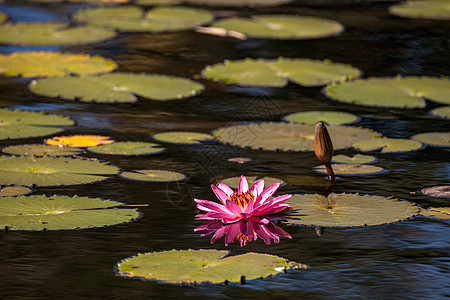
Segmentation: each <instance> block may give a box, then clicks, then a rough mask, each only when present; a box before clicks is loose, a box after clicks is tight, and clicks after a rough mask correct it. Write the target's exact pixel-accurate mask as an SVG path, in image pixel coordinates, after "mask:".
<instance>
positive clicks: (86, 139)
mask: <svg viewBox="0 0 450 300" xmlns="http://www.w3.org/2000/svg"><path fill="white" fill-rule="evenodd" d="M45 142H46V143H47V144H49V145H53V146H68V147H94V146H98V145H107V144H112V143H114V140H111V138H110V137H109V136H103V135H72V136H55V137H53V138H51V139H47V140H46V141H45Z"/></svg>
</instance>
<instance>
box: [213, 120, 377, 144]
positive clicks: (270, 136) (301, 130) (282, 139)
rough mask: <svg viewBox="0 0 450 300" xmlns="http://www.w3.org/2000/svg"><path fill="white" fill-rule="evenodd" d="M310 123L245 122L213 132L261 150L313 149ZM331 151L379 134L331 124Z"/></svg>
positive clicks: (218, 137) (220, 138)
mask: <svg viewBox="0 0 450 300" xmlns="http://www.w3.org/2000/svg"><path fill="white" fill-rule="evenodd" d="M314 129H315V126H313V125H300V124H294V123H275V122H265V123H248V124H242V125H233V126H229V127H223V128H219V129H216V130H214V131H213V135H214V136H215V137H216V138H217V139H218V140H219V141H221V142H223V143H227V144H230V145H234V146H239V147H248V148H251V149H262V150H281V151H313V150H314ZM327 129H328V132H329V133H330V136H331V139H332V140H333V145H334V149H335V150H339V149H344V148H349V147H351V145H352V144H353V143H355V142H357V141H360V140H365V139H369V138H372V137H377V136H380V134H379V133H377V132H375V131H373V130H371V129H365V128H356V127H346V126H340V125H333V126H329V127H327Z"/></svg>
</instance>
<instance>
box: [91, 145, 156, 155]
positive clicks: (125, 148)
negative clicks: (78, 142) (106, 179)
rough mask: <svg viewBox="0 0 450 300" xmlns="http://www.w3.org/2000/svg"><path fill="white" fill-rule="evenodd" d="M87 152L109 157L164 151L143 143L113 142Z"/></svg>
mask: <svg viewBox="0 0 450 300" xmlns="http://www.w3.org/2000/svg"><path fill="white" fill-rule="evenodd" d="M88 150H89V151H91V152H94V153H100V154H111V155H146V154H156V153H161V152H162V151H164V148H161V147H160V145H158V144H154V143H145V142H114V143H112V144H109V145H101V146H96V147H89V148H88Z"/></svg>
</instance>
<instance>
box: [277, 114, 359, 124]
mask: <svg viewBox="0 0 450 300" xmlns="http://www.w3.org/2000/svg"><path fill="white" fill-rule="evenodd" d="M283 120H285V121H287V122H294V123H300V124H309V125H315V124H317V122H320V121H322V122H325V123H327V124H328V125H342V124H350V123H355V122H357V121H358V120H359V118H358V117H357V116H355V115H353V114H349V113H344V112H338V111H306V112H297V113H293V114H290V115H287V116H286V117H284V118H283Z"/></svg>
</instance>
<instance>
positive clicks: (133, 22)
mask: <svg viewBox="0 0 450 300" xmlns="http://www.w3.org/2000/svg"><path fill="white" fill-rule="evenodd" d="M73 18H74V19H75V20H76V21H78V22H81V23H88V24H89V25H94V26H103V27H110V28H114V29H117V30H120V31H125V32H135V31H140V32H144V31H145V32H162V31H176V30H185V29H191V28H195V27H196V26H199V25H203V24H207V23H210V22H211V21H212V20H213V19H214V16H213V15H212V14H211V13H209V12H207V11H205V10H201V9H195V8H187V7H156V8H153V9H151V10H150V11H148V12H144V10H142V9H141V8H140V7H138V6H119V7H107V8H88V9H85V10H82V11H79V12H77V13H75V14H74V15H73Z"/></svg>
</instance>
